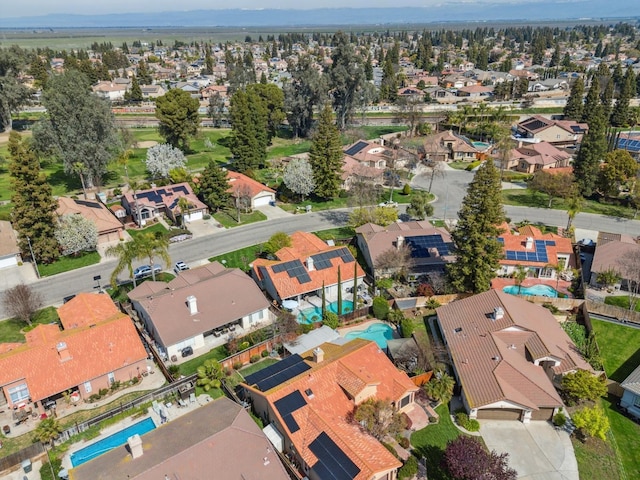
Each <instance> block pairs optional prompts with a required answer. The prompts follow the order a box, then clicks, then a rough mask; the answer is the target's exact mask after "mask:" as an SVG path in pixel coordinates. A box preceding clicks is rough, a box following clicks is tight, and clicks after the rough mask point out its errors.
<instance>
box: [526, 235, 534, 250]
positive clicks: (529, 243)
mask: <svg viewBox="0 0 640 480" xmlns="http://www.w3.org/2000/svg"><path fill="white" fill-rule="evenodd" d="M525 248H526V249H527V250H531V249H533V237H527V243H525Z"/></svg>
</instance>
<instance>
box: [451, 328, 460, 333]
mask: <svg viewBox="0 0 640 480" xmlns="http://www.w3.org/2000/svg"><path fill="white" fill-rule="evenodd" d="M453 331H454V332H455V333H460V332H461V331H462V327H458V328H454V329H453Z"/></svg>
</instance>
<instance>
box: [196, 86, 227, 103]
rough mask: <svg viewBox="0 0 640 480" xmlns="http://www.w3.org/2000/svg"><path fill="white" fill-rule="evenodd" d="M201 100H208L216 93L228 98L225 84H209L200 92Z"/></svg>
mask: <svg viewBox="0 0 640 480" xmlns="http://www.w3.org/2000/svg"><path fill="white" fill-rule="evenodd" d="M200 94H201V95H202V99H203V100H209V98H211V97H213V96H216V95H218V96H219V97H220V98H222V99H225V100H226V99H227V98H228V90H227V86H226V85H209V86H208V87H205V88H204V89H202V91H201V92H200Z"/></svg>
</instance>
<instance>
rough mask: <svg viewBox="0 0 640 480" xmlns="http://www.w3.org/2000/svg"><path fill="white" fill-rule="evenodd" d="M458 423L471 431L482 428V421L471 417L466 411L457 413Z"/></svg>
mask: <svg viewBox="0 0 640 480" xmlns="http://www.w3.org/2000/svg"><path fill="white" fill-rule="evenodd" d="M456 423H457V424H458V425H460V426H461V427H462V428H464V429H465V430H467V431H469V432H477V431H479V430H480V422H478V421H477V420H475V419H472V418H469V415H467V414H466V413H465V412H458V413H456Z"/></svg>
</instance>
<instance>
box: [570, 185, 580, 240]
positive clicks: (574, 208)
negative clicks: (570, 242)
mask: <svg viewBox="0 0 640 480" xmlns="http://www.w3.org/2000/svg"><path fill="white" fill-rule="evenodd" d="M571 190H572V193H571V194H570V195H569V198H567V232H571V226H572V224H573V220H574V218H576V215H577V214H578V213H580V210H582V206H583V205H584V198H582V197H581V196H580V194H579V192H578V191H577V190H576V189H575V188H572V189H571Z"/></svg>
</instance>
